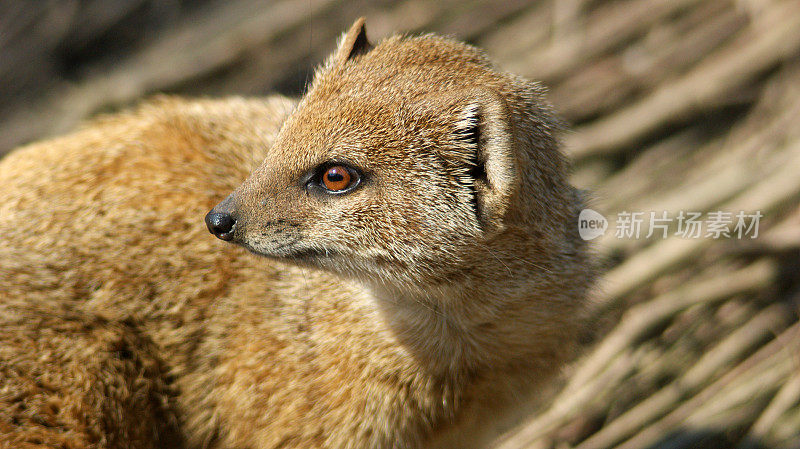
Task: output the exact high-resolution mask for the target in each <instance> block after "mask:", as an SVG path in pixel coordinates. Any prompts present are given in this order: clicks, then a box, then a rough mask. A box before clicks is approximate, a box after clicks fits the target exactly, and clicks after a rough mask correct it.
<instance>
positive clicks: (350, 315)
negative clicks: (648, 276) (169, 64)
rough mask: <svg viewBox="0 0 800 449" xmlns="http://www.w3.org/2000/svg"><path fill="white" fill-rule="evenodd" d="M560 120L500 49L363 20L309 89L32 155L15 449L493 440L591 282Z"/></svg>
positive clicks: (5, 268) (18, 198)
mask: <svg viewBox="0 0 800 449" xmlns="http://www.w3.org/2000/svg"><path fill="white" fill-rule="evenodd" d="M556 128H557V121H556V120H555V118H554V117H553V115H552V114H551V112H550V109H549V107H548V106H547V104H546V103H545V102H544V100H543V99H542V89H541V88H540V87H539V86H538V85H537V84H535V83H531V82H529V81H526V80H524V79H522V78H518V77H515V76H512V75H509V74H506V73H502V72H500V71H498V70H497V69H495V68H494V67H493V66H492V65H491V64H490V63H489V62H488V60H487V59H486V58H485V57H484V55H483V54H482V53H481V52H480V51H478V50H477V49H475V48H473V47H470V46H468V45H465V44H462V43H458V42H454V41H452V40H448V39H444V38H440V37H436V36H433V35H425V36H420V37H401V36H395V37H391V38H388V39H386V40H384V41H382V42H380V43H379V44H378V45H377V46H374V47H373V46H372V45H371V44H369V42H368V41H367V39H366V35H365V32H364V26H363V19H361V20H359V21H357V22H356V23H355V24H354V25H353V27H352V28H351V29H350V30H349V31H348V32H347V33H345V35H344V36H343V37H342V39H341V40H340V43H339V46H338V49H337V50H336V52H335V53H334V55H333V56H332V57H331V58H330V59H329V60H328V61H327V62H326V63H325V64H324V65H323V66H322V67H321V68H320V69H319V70H318V71H317V73H316V74H315V77H314V81H313V83H312V85H311V87H310V89H309V91H308V93H307V94H306V95H305V97H304V98H303V99H302V100H301V101H300V102H299V103H297V104H295V103H294V102H293V101H292V100H289V99H285V98H280V97H271V98H268V99H252V100H244V99H236V98H234V99H225V100H217V101H213V100H198V101H188V100H180V99H173V98H162V99H158V100H156V101H153V102H150V103H148V104H145V105H143V106H140V107H139V108H138V109H136V110H135V111H133V112H127V113H122V114H118V115H115V116H110V117H106V118H102V119H100V120H98V121H96V122H93V123H92V124H90V125H89V126H87V127H86V128H84V129H83V130H80V131H78V132H76V133H74V134H72V135H69V136H66V137H62V138H58V139H54V140H51V141H47V142H43V143H38V144H34V145H31V146H28V147H26V148H22V149H20V150H18V151H16V152H14V153H13V154H11V155H9V156H8V157H6V158H5V159H4V160H2V161H1V162H0V179H2V187H1V188H0V235H2V238H1V239H0V292H2V297H1V298H0V447H14V448H23V447H66V448H90V447H91V448H95V447H109V448H155V447H163V448H172V447H193V448H201V447H202V448H278V447H280V448H321V447H325V448H423V447H424V448H428V447H457V448H463V447H480V446H481V445H483V444H485V443H486V441H487V440H486V438H488V437H489V436H490V435H489V434H491V432H492V429H493V425H492V423H493V422H494V421H495V419H496V418H499V417H501V416H503V415H504V412H505V411H507V410H509V409H512V408H513V407H514V406H515V405H517V404H518V403H519V402H520V401H521V400H522V399H523V398H524V397H525V396H526V395H528V394H529V393H530V391H531V389H532V388H533V387H535V386H536V384H538V383H540V382H541V381H542V380H543V379H546V378H547V377H548V376H549V375H550V374H552V373H553V372H554V371H555V370H557V369H558V367H559V366H560V363H561V362H562V361H563V360H564V358H565V357H566V356H567V355H568V354H569V352H570V349H571V347H572V344H573V341H574V340H575V338H576V333H577V331H578V329H579V327H580V323H581V312H582V310H583V305H584V302H585V300H584V296H585V294H586V290H587V288H588V286H589V285H590V283H591V280H592V277H593V273H592V270H591V263H590V260H589V257H588V256H587V250H586V248H585V247H584V245H583V242H582V240H581V239H580V238H579V236H578V233H577V215H578V212H579V211H580V209H581V207H582V206H581V200H580V198H579V195H578V193H577V191H575V190H574V189H573V188H572V187H571V186H570V185H569V184H568V183H567V181H566V180H565V176H566V175H565V162H564V161H563V158H562V155H561V154H560V152H559V150H558V148H557V142H556V140H555V138H554V136H553V133H554V131H555V129H556ZM251 171H252V174H250V176H249V177H247V175H248V173H250V172H251ZM245 178H247V179H246V180H245ZM243 180H244V182H243V183H242V181H243ZM231 192H233V193H232V194H231ZM228 194H230V196H227V198H225V197H226V195H228ZM223 198H225V199H224V200H223ZM221 200H222V201H221ZM220 201H221V202H220ZM217 203H219V204H217ZM215 204H216V206H215ZM212 207H213V209H212ZM209 210H211V212H210V213H208V214H207V215H206V213H207V212H208V211H209ZM204 216H205V221H206V224H204V223H203V217H204ZM206 227H208V228H209V229H210V230H211V231H212V232H213V233H214V234H216V235H217V236H218V237H219V238H220V239H223V240H230V241H233V242H235V243H238V244H239V245H241V246H244V247H245V248H247V249H249V250H250V251H251V252H254V253H257V254H260V255H262V256H266V257H256V256H253V255H252V254H248V253H247V252H246V251H243V250H242V249H241V248H239V247H237V246H234V245H229V244H226V243H224V242H221V241H219V240H217V239H214V238H213V237H212V236H210V235H208V233H207V230H206Z"/></svg>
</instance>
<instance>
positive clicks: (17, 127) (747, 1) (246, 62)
mask: <svg viewBox="0 0 800 449" xmlns="http://www.w3.org/2000/svg"><path fill="white" fill-rule="evenodd" d="M362 15H364V16H366V17H367V30H368V34H369V35H370V38H371V40H373V41H375V40H379V39H380V38H382V37H385V36H387V35H389V34H391V33H394V32H399V31H400V32H410V33H417V32H436V33H441V34H447V35H451V36H454V37H456V38H458V39H462V40H466V41H468V42H470V43H472V44H475V45H477V46H480V47H482V48H484V49H485V50H486V52H487V53H488V55H489V56H490V57H491V58H492V59H493V60H494V61H495V62H496V63H497V65H498V66H500V67H501V68H503V69H505V70H507V71H510V72H514V73H517V74H521V75H524V76H526V77H528V78H532V79H537V80H541V81H543V82H544V83H545V84H546V85H547V86H548V87H549V88H550V96H549V98H550V100H551V101H552V102H553V104H554V105H555V107H556V109H557V110H558V111H559V112H560V113H561V115H562V116H563V117H564V118H565V119H566V120H567V121H568V122H569V123H570V124H571V131H569V132H566V133H565V134H564V135H563V136H562V137H563V140H564V144H565V151H566V152H567V153H569V154H570V156H571V158H572V160H573V174H572V176H573V180H574V182H575V183H576V184H577V185H579V186H581V187H583V188H588V189H591V190H593V191H594V192H595V193H594V195H595V202H594V205H593V206H592V208H593V209H595V210H596V211H598V212H599V213H600V214H602V215H604V216H605V217H606V218H607V219H608V229H607V230H606V232H605V235H603V236H601V237H598V238H597V239H596V240H595V242H597V243H596V247H597V252H598V254H599V256H600V257H601V259H602V260H603V266H604V272H605V273H606V274H605V277H604V280H603V282H602V283H601V285H600V286H599V288H598V290H597V292H596V294H595V298H594V301H593V304H592V309H591V321H592V329H591V331H590V332H587V334H586V335H585V337H584V342H583V343H584V350H583V351H582V353H581V355H580V356H579V357H577V358H576V359H575V361H574V362H573V363H572V364H571V365H570V366H569V367H568V368H567V369H566V370H565V373H564V378H563V379H562V380H561V381H560V382H558V383H557V384H556V385H555V386H554V387H553V388H552V391H549V392H548V393H547V395H546V398H545V399H543V400H542V403H541V405H540V407H539V408H538V409H536V410H532V411H531V414H530V418H529V419H527V420H526V421H525V422H524V423H523V424H522V425H521V426H520V427H519V428H517V429H514V430H513V431H511V432H509V434H508V435H506V437H505V438H504V439H503V441H501V442H500V443H499V445H498V446H499V447H502V448H504V449H512V448H567V447H576V448H581V449H589V448H596V449H600V448H611V447H620V448H629V449H633V448H674V449H677V448H727V447H732V448H740V449H745V448H771V449H772V448H774V449H784V448H800V324H798V315H799V313H800V271H799V270H800V263H799V262H800V207H798V200H800V2H798V1H797V0H783V1H781V0H637V1H634V0H612V1H603V0H561V1H555V0H542V1H534V2H530V1H518V0H509V1H502V2H501V1H497V2H492V1H479V0H458V1H456V0H443V1H423V0H405V1H380V0H379V1H367V0H355V1H348V2H344V1H341V0H307V1H306V0H297V1H294V0H283V1H263V0H195V1H189V0H163V1H146V0H60V1H55V0H51V1H37V2H26V1H14V0H6V1H3V2H0V155H2V154H4V153H5V152H7V151H8V150H10V149H12V148H14V147H15V146H18V145H21V144H24V143H26V142H30V141H32V140H35V139H40V138H43V137H47V136H51V135H55V134H59V133H63V132H66V131H68V130H70V129H73V128H75V127H76V126H78V125H79V124H80V122H81V121H83V120H85V119H87V118H89V117H91V116H93V115H95V114H98V113H104V112H110V111H114V110H117V109H119V108H122V107H126V106H129V105H131V104H135V103H136V102H137V101H139V100H140V99H142V98H145V97H147V96H149V95H153V94H155V93H159V92H165V93H174V94H180V95H191V96H203V95H208V96H224V95H263V94H267V93H270V92H279V93H283V94H286V95H295V96H296V95H299V94H300V93H302V91H303V89H304V86H305V84H306V82H307V81H308V79H309V76H310V73H311V70H312V69H313V67H314V65H315V64H317V63H319V62H320V61H321V60H322V59H323V58H324V57H325V56H326V55H327V54H328V53H329V52H330V51H331V50H332V49H333V48H334V45H335V40H336V38H337V36H338V35H339V34H340V33H341V32H342V31H344V30H345V29H346V28H347V27H348V26H349V25H350V24H351V23H352V22H353V20H354V19H355V18H357V17H359V16H362ZM0 182H2V180H0ZM632 212H642V218H643V219H644V220H643V223H642V224H641V226H642V228H641V235H640V236H639V238H636V237H635V235H633V233H632V232H628V231H631V229H629V228H626V227H625V217H629V216H627V215H625V214H626V213H632ZM650 212H654V213H655V214H657V216H658V217H659V218H661V217H669V218H671V220H670V221H668V222H661V223H666V224H667V226H668V227H667V229H666V231H665V232H662V229H660V228H657V229H658V230H657V231H656V232H655V233H654V234H653V235H651V236H650V237H649V238H647V237H646V234H648V227H649V223H650ZM681 212H684V213H688V212H697V213H700V214H701V220H703V221H702V223H701V224H702V226H703V228H702V231H701V235H700V236H699V237H692V236H687V235H685V234H683V235H682V234H676V232H679V231H681V229H679V227H678V225H679V223H678V220H677V217H678V216H679V214H681ZM716 212H722V213H723V214H727V213H730V214H731V216H732V217H731V218H732V222H727V223H724V224H726V226H728V228H729V231H731V232H729V235H730V237H725V236H724V235H720V236H718V238H717V237H716V236H713V235H711V236H709V235H708V234H707V232H708V230H709V229H710V228H709V227H710V226H711V223H710V222H711V221H712V220H711V218H712V217H713V215H712V214H714V213H716ZM739 213H744V214H746V215H748V216H756V215H758V216H759V221H758V223H756V224H757V232H758V234H757V236H755V238H752V237H753V235H754V234H753V229H752V228H751V229H750V232H749V233H747V234H745V235H744V236H742V237H741V238H740V237H738V236H737V235H736V233H735V232H733V231H734V225H735V224H736V218H735V216H736V215H737V214H739ZM663 214H666V215H663ZM750 221H751V222H752V219H751V220H750ZM726 229H727V228H726Z"/></svg>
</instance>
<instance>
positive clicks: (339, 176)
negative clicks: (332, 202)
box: [322, 165, 358, 193]
mask: <svg viewBox="0 0 800 449" xmlns="http://www.w3.org/2000/svg"><path fill="white" fill-rule="evenodd" d="M357 183H358V173H356V171H355V170H353V169H351V168H348V167H345V166H343V165H334V166H332V167H328V169H327V170H325V172H324V173H323V174H322V185H323V187H325V188H326V189H327V190H329V191H331V192H335V193H340V192H344V191H345V190H348V189H350V188H352V187H355V185H356V184H357Z"/></svg>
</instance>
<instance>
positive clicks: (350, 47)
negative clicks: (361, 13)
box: [334, 17, 372, 65]
mask: <svg viewBox="0 0 800 449" xmlns="http://www.w3.org/2000/svg"><path fill="white" fill-rule="evenodd" d="M365 20H366V19H365V18H364V17H359V18H358V19H357V20H356V21H355V22H354V23H353V25H352V26H351V27H350V29H349V30H347V32H346V33H344V34H343V35H342V37H341V38H340V39H339V45H338V48H337V49H336V55H335V56H334V61H335V62H336V64H337V65H339V64H343V63H344V62H346V61H347V60H349V59H351V58H353V57H354V56H357V55H360V54H364V53H366V52H368V51H370V49H372V44H370V43H369V40H367V29H366V28H365V27H364V22H365Z"/></svg>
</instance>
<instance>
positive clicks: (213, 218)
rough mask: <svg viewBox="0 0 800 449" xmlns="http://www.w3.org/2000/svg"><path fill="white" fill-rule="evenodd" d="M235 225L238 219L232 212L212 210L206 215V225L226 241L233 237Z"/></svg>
mask: <svg viewBox="0 0 800 449" xmlns="http://www.w3.org/2000/svg"><path fill="white" fill-rule="evenodd" d="M235 225H236V220H235V219H234V218H233V217H231V214H227V213H224V212H214V211H211V212H209V213H208V214H207V215H206V226H208V230H209V231H210V232H211V233H212V234H214V235H215V236H217V238H218V239H222V240H225V241H228V240H230V239H232V238H233V227H234V226H235Z"/></svg>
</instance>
